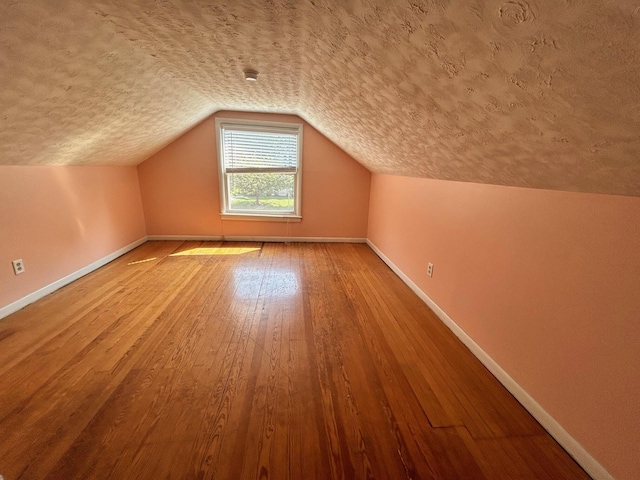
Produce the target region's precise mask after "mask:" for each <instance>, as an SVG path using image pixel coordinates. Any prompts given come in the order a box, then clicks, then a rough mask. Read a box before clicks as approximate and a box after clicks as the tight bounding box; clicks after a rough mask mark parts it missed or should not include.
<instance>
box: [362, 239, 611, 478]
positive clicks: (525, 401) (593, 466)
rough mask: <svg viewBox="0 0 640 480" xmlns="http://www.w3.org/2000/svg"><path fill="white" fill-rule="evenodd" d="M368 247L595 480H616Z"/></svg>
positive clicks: (429, 302) (391, 265) (472, 341)
mask: <svg viewBox="0 0 640 480" xmlns="http://www.w3.org/2000/svg"><path fill="white" fill-rule="evenodd" d="M367 245H369V247H371V249H372V250H373V251H374V252H375V253H376V254H377V255H378V256H379V257H380V258H381V259H382V261H383V262H384V263H386V264H387V265H388V266H389V268H391V270H393V271H394V273H395V274H396V275H398V276H399V277H400V279H401V280H402V281H403V282H404V283H406V284H407V286H408V287H409V288H410V289H411V290H413V292H414V293H415V294H416V295H417V296H418V297H420V299H421V300H422V301H423V302H425V303H426V304H427V305H428V306H429V308H430V309H431V310H433V312H434V313H435V314H436V315H437V316H438V318H439V319H440V320H441V321H442V322H443V323H444V324H445V325H446V326H447V327H449V329H450V330H451V331H452V332H453V333H454V334H455V336H456V337H458V338H459V339H460V340H461V341H462V343H464V344H465V345H466V347H467V348H468V349H469V350H471V353H473V354H474V355H475V356H476V357H477V358H478V360H480V361H481V362H482V364H483V365H484V366H485V367H487V369H488V370H489V371H490V372H491V373H492V374H493V376H494V377H496V378H497V379H498V381H499V382H500V383H502V385H503V386H504V387H505V388H506V389H507V390H509V392H511V394H512V395H513V396H514V397H515V398H516V400H518V402H520V404H522V406H523V407H524V408H526V409H527V410H528V411H529V413H530V414H531V415H533V417H534V418H535V419H536V420H537V421H538V422H539V423H540V425H542V426H543V427H544V429H545V430H546V431H547V432H549V434H551V436H552V437H553V438H555V439H556V441H557V442H558V443H559V444H560V445H562V447H563V448H564V449H565V450H566V451H567V452H568V453H569V455H571V456H572V457H573V458H574V459H575V460H576V462H578V463H579V464H580V466H581V467H582V468H584V470H585V471H586V472H587V473H588V474H589V475H591V477H593V478H594V479H596V480H615V479H614V477H613V476H612V475H611V474H610V473H609V472H608V471H607V470H606V469H605V468H604V467H603V466H602V465H601V464H600V463H599V462H598V461H597V460H596V459H595V458H593V457H592V456H591V454H589V452H587V450H585V448H584V447H583V446H582V445H581V444H580V443H579V442H578V441H577V440H576V439H575V438H573V437H572V436H571V435H570V434H569V432H567V431H566V430H565V429H564V428H563V427H562V425H560V424H559V423H558V422H557V421H556V420H555V419H554V418H553V417H552V416H551V415H550V414H549V413H548V412H547V411H546V410H545V409H544V408H542V406H541V405H540V404H539V403H538V402H536V400H535V399H534V398H533V397H532V396H531V395H529V394H528V393H527V391H526V390H525V389H524V388H522V387H521V386H520V385H519V384H518V383H517V382H516V381H515V380H514V379H513V378H511V376H510V375H509V374H508V373H507V372H506V371H504V370H503V369H502V367H500V365H498V364H497V363H496V362H495V360H493V359H492V358H491V357H490V356H489V354H487V353H486V352H485V351H484V350H483V349H482V348H481V347H480V346H479V345H478V344H477V343H476V342H475V341H474V340H473V339H472V338H471V337H470V336H469V335H467V334H466V333H465V331H464V330H462V328H460V327H459V326H458V325H457V324H456V323H455V322H454V321H453V320H452V319H451V317H449V315H447V314H446V312H445V311H444V310H442V308H440V307H439V306H438V304H436V303H435V302H434V301H433V300H432V299H431V298H429V296H428V295H427V294H426V293H424V292H423V291H422V290H421V289H420V287H418V285H416V284H415V283H414V282H413V281H412V280H411V279H410V278H409V277H408V276H407V275H405V273H404V272H403V271H402V270H400V269H399V268H398V267H397V266H396V265H395V264H394V263H393V262H392V261H391V260H390V259H389V258H388V257H387V256H386V255H385V254H384V253H382V252H381V251H380V249H379V248H378V247H376V246H375V245H374V243H373V242H371V240H369V239H367Z"/></svg>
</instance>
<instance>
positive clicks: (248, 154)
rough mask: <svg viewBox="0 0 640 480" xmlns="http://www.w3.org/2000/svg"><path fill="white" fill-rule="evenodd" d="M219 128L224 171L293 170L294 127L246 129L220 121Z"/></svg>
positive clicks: (295, 161)
mask: <svg viewBox="0 0 640 480" xmlns="http://www.w3.org/2000/svg"><path fill="white" fill-rule="evenodd" d="M221 131H222V147H223V158H224V169H225V172H226V173H250V172H274V173H278V172H280V173H285V172H291V173H295V172H296V171H297V169H298V132H297V131H295V132H294V131H288V130H287V129H284V128H283V129H277V128H265V129H263V130H260V131H256V130H255V128H254V129H253V130H251V131H249V130H245V129H243V128H242V126H238V125H231V126H227V125H223V126H222V129H221Z"/></svg>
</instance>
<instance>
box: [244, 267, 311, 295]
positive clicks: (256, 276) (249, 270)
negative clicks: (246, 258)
mask: <svg viewBox="0 0 640 480" xmlns="http://www.w3.org/2000/svg"><path fill="white" fill-rule="evenodd" d="M233 286H234V288H235V296H236V297H238V298H257V297H258V296H259V295H260V294H262V295H265V296H269V297H291V296H293V295H296V294H297V293H298V291H299V289H300V284H299V281H298V276H297V272H296V271H295V270H293V269H289V268H282V267H278V268H268V269H263V268H259V267H256V266H251V267H244V268H238V269H235V270H234V271H233Z"/></svg>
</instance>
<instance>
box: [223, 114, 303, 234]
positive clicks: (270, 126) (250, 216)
mask: <svg viewBox="0 0 640 480" xmlns="http://www.w3.org/2000/svg"><path fill="white" fill-rule="evenodd" d="M234 127H237V128H236V129H237V130H246V131H251V132H267V133H273V132H275V133H288V134H295V135H296V137H297V166H296V170H295V172H293V175H294V182H293V184H294V187H293V188H294V192H293V212H280V211H276V210H264V211H260V210H231V208H230V207H231V205H230V201H231V198H230V197H231V192H230V191H229V175H232V174H234V173H236V174H237V173H291V172H284V171H282V170H283V169H279V168H246V169H242V171H239V170H240V169H238V168H229V170H232V171H231V172H229V171H227V167H226V166H225V158H224V137H223V134H222V132H223V130H224V129H225V128H228V129H234ZM303 127H304V125H303V124H302V123H292V122H272V121H264V120H247V119H239V118H222V117H219V118H216V143H217V152H218V177H219V188H220V216H221V217H222V219H223V220H224V219H241V220H262V221H265V220H266V221H269V220H271V221H298V222H299V221H301V220H302V214H301V212H302V208H301V199H302V142H303Z"/></svg>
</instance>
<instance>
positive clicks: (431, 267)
mask: <svg viewBox="0 0 640 480" xmlns="http://www.w3.org/2000/svg"><path fill="white" fill-rule="evenodd" d="M427 275H429V276H430V277H433V263H430V264H429V265H427Z"/></svg>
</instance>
